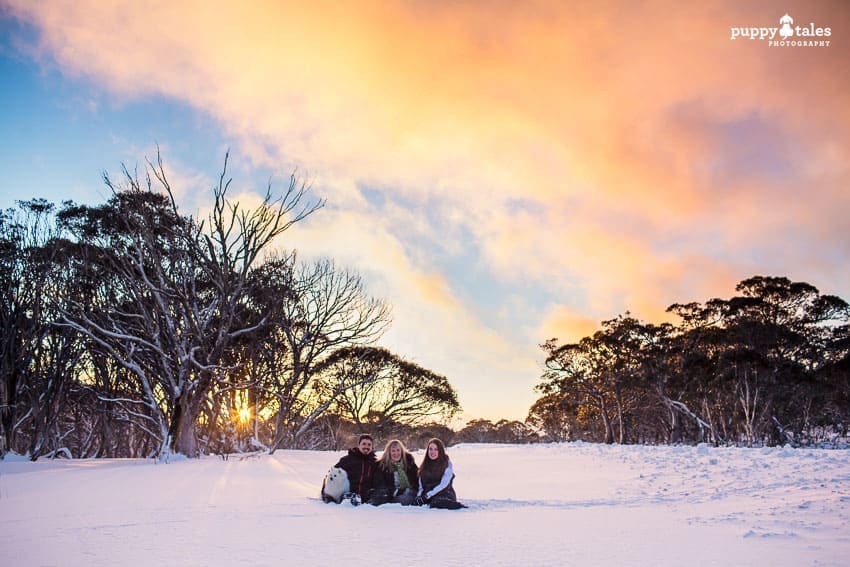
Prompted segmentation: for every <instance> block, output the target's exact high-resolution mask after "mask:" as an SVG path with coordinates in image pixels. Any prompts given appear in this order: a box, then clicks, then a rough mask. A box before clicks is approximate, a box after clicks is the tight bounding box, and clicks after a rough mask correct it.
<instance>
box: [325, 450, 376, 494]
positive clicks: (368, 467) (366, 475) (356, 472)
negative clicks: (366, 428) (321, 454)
mask: <svg viewBox="0 0 850 567" xmlns="http://www.w3.org/2000/svg"><path fill="white" fill-rule="evenodd" d="M373 444H374V441H373V440H372V436H371V435H369V434H368V433H363V434H362V435H360V438H359V439H358V440H357V447H352V448H351V449H349V450H348V454H347V455H345V456H344V457H343V458H341V459H340V460H339V462H338V463H337V464H336V465H335V466H337V467H339V468H341V469H343V470H344V471H345V472H346V473H348V483H349V485H350V487H351V492H353V493H355V494H357V495H358V496H359V497H360V498H359V502H355V501H354V500H352V503H353V504H359V503H360V502H366V501H367V500H369V496H370V495H371V492H372V483H373V479H374V477H375V467H376V466H377V464H378V460H377V459H376V458H375V453H374V452H373V450H372V448H373Z"/></svg>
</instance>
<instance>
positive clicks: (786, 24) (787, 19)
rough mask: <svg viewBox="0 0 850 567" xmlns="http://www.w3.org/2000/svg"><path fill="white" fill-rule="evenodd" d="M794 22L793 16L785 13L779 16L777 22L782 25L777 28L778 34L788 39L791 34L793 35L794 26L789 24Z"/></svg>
mask: <svg viewBox="0 0 850 567" xmlns="http://www.w3.org/2000/svg"><path fill="white" fill-rule="evenodd" d="M793 23H794V18H792V17H791V16H789V15H788V14H785V15H784V16H782V17H781V18H779V24H780V25H781V26H782V27H781V28H780V29H779V35H781V36H782V39H788V38H789V37H791V36H792V35H794V28H792V27H791V24H793Z"/></svg>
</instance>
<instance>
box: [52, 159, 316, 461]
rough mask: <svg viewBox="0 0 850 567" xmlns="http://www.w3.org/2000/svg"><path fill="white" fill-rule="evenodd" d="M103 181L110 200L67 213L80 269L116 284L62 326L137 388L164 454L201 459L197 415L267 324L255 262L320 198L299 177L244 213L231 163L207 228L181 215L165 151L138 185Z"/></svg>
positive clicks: (73, 310)
mask: <svg viewBox="0 0 850 567" xmlns="http://www.w3.org/2000/svg"><path fill="white" fill-rule="evenodd" d="M104 181H105V183H106V185H107V186H108V187H109V188H110V190H111V191H112V198H111V199H110V200H109V202H108V203H107V204H105V205H103V206H101V207H95V208H89V207H73V206H69V207H66V209H65V210H64V211H63V212H62V215H61V216H62V219H63V222H65V224H66V226H67V227H68V228H69V230H71V231H72V232H73V233H74V234H75V235H76V237H77V239H78V241H79V242H80V243H81V244H82V250H81V253H82V254H84V255H86V256H87V258H88V261H86V262H83V263H82V264H81V265H82V266H83V267H84V269H93V268H95V267H97V268H98V269H101V270H102V271H103V273H107V274H109V275H110V279H109V280H107V281H108V283H107V284H105V285H103V287H102V293H101V295H100V296H99V297H98V298H97V302H96V305H86V304H83V303H81V302H74V301H71V302H68V303H67V305H66V306H65V307H64V310H63V314H62V324H63V325H65V326H68V327H70V328H72V329H75V330H76V331H78V332H79V333H81V334H82V335H83V336H85V337H87V338H88V339H89V340H90V341H91V342H92V343H93V344H94V345H96V348H97V349H98V350H99V351H100V352H102V353H103V354H104V355H106V356H108V357H109V358H110V359H111V360H113V361H116V362H117V363H118V364H119V365H120V366H122V367H123V368H124V369H126V371H127V376H128V377H129V379H132V380H134V381H135V382H136V384H135V388H134V390H135V391H138V392H141V396H140V398H141V399H140V400H124V401H123V402H125V403H128V404H129V403H133V404H139V403H140V404H141V407H139V408H137V410H136V411H135V413H136V414H138V415H141V416H144V418H145V419H147V420H148V421H149V424H150V426H151V431H153V432H155V433H156V434H157V436H158V437H159V438H160V440H161V443H162V445H161V449H160V455H161V456H166V455H167V454H168V453H170V452H174V453H180V454H184V455H187V456H197V455H198V454H199V446H198V441H197V439H196V424H197V421H198V417H199V415H200V414H201V412H202V410H203V408H204V406H205V404H207V403H208V402H209V399H210V397H211V396H212V395H214V394H215V392H216V390H217V388H218V387H219V386H220V384H221V383H222V382H224V381H225V378H226V375H227V373H228V372H232V371H234V370H236V369H235V367H234V365H233V361H236V360H239V356H238V355H237V354H235V353H234V350H235V349H236V348H238V345H239V342H240V340H241V339H244V337H246V336H248V335H250V334H251V333H254V332H256V331H257V330H258V329H259V328H261V327H262V326H263V325H264V324H265V319H264V318H263V315H262V314H261V313H258V312H257V311H256V310H255V309H250V308H249V306H248V298H249V295H250V290H249V286H250V282H251V272H252V269H253V267H254V266H255V265H256V264H257V263H258V261H259V260H260V259H261V256H262V254H263V253H264V252H265V251H266V250H267V249H269V247H270V246H271V244H272V242H273V241H274V240H275V238H276V237H278V236H279V235H280V234H281V233H283V232H284V231H285V230H287V229H288V228H289V227H290V226H292V225H293V224H294V223H296V222H299V221H300V220H302V219H304V218H306V217H307V216H309V215H310V214H312V213H313V212H315V211H316V210H317V209H318V208H320V207H321V206H323V204H324V203H323V201H317V200H312V199H309V198H308V197H307V192H308V188H307V187H306V186H305V185H304V184H303V183H300V182H299V181H298V180H297V179H296V178H295V177H294V176H293V177H290V180H289V185H288V187H287V189H286V190H285V192H284V193H283V194H282V195H280V196H274V195H273V194H272V191H271V184H269V187H268V188H267V190H266V193H265V197H264V198H263V201H262V203H261V204H260V205H258V206H256V207H254V208H250V209H246V208H243V207H242V206H241V205H240V203H238V202H235V201H232V200H230V199H229V198H228V189H229V187H230V184H231V180H230V179H229V178H228V177H227V157H225V162H224V168H223V170H222V173H221V176H220V178H219V182H218V185H217V186H216V187H215V188H214V189H213V194H214V201H213V205H212V208H211V212H210V214H209V216H208V218H207V219H205V220H203V221H199V220H197V219H194V218H192V217H185V216H182V215H181V214H180V213H179V211H178V208H177V204H176V201H175V198H174V193H173V191H172V188H171V185H170V183H169V181H168V178H167V176H166V173H165V169H164V167H163V164H162V161H161V159H160V158H159V156H157V160H156V162H155V163H152V162H148V163H147V164H146V167H145V172H144V176H143V177H142V178H141V179H140V177H139V175H138V173H137V172H133V173H131V172H130V171H128V170H127V169H126V168H124V169H123V175H122V177H121V179H120V180H113V179H112V178H111V177H109V175H108V174H105V175H104ZM95 259H96V261H94V260H95ZM100 279H101V280H103V278H100ZM116 401H117V402H119V403H121V402H122V400H116Z"/></svg>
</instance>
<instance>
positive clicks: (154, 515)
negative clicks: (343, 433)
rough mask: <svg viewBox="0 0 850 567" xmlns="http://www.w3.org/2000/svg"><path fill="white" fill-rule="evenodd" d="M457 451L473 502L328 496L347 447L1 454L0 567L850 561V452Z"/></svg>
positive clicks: (458, 483)
mask: <svg viewBox="0 0 850 567" xmlns="http://www.w3.org/2000/svg"><path fill="white" fill-rule="evenodd" d="M449 454H450V456H451V458H452V461H453V463H454V467H455V472H456V473H457V475H458V476H457V479H456V480H455V488H456V489H457V493H458V496H459V498H460V499H461V500H462V501H463V502H465V503H466V504H468V505H469V506H470V507H469V509H466V510H460V511H447V510H429V509H425V508H413V507H411V508H402V507H401V506H399V505H387V506H382V507H380V508H374V507H371V506H359V507H353V506H350V505H348V504H342V505H335V504H324V503H322V502H321V500H319V498H318V492H319V487H320V483H321V479H322V476H323V474H324V472H325V471H326V470H327V469H328V467H330V466H331V465H332V464H333V463H335V462H336V460H337V459H338V458H339V457H340V456H341V455H342V453H329V452H317V451H278V452H277V453H276V454H275V455H274V456H268V455H260V456H253V457H249V458H244V459H240V458H239V457H232V458H231V459H229V460H228V461H226V462H225V461H223V460H221V459H219V458H215V457H209V458H204V459H200V460H181V461H177V462H172V463H170V464H167V465H166V464H155V463H154V462H152V461H144V460H84V461H52V462H51V461H44V462H36V463H30V462H26V461H20V460H11V461H10V460H8V459H7V460H6V461H5V462H2V463H0V534H2V537H0V542H2V544H0V565H3V566H9V567H12V566H15V567H17V566H30V565H33V566H36V565H39V566H48V565H56V566H75V565H80V566H83V565H85V566H92V567H94V566H98V565H110V566H112V565H121V566H129V565H168V566H172V565H233V564H236V565H252V566H261V565H334V564H338V563H342V562H345V564H352V563H353V562H356V564H365V563H366V562H376V563H375V564H388V563H390V564H398V565H405V564H409V565H652V566H660V565H676V566H680V565H724V566H726V565H770V566H780V565H794V566H799V565H848V564H850V451H846V450H806V449H791V448H770V449H741V448H710V447H706V446H700V447H640V446H625V447H623V446H604V445H591V444H583V443H574V444H563V445H531V446H513V445H507V446H505V445H461V446H456V447H451V448H449ZM416 456H417V462H418V461H419V460H421V457H422V453H421V452H419V453H417V455H416Z"/></svg>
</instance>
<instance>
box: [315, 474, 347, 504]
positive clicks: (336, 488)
mask: <svg viewBox="0 0 850 567" xmlns="http://www.w3.org/2000/svg"><path fill="white" fill-rule="evenodd" d="M348 489H349V483H348V473H347V472H345V471H344V470H342V469H340V468H337V467H331V470H329V471H328V474H326V475H325V480H323V481H322V501H324V502H336V503H337V504H339V503H340V502H342V497H343V495H344V494H346V493H348Z"/></svg>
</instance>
